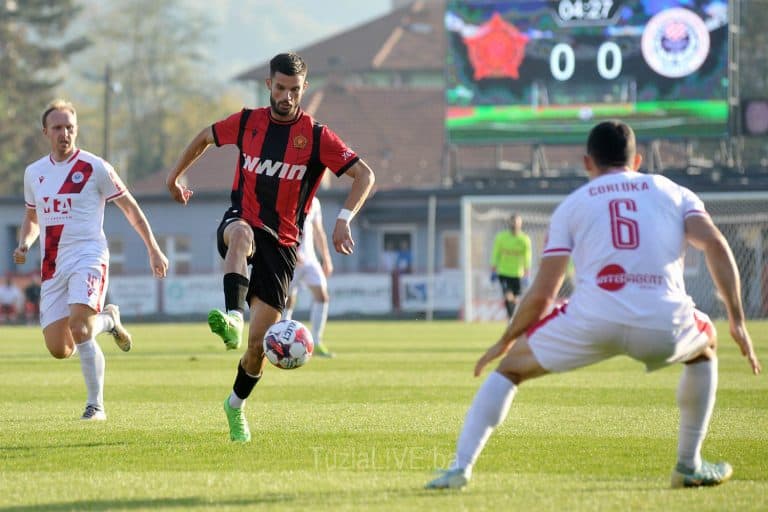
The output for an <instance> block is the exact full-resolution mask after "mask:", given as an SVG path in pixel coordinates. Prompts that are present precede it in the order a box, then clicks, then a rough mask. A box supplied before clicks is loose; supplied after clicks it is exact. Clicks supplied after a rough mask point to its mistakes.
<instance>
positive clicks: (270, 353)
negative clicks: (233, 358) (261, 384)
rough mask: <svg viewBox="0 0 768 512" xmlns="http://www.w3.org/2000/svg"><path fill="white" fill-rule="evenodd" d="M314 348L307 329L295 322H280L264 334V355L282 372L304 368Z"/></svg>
mask: <svg viewBox="0 0 768 512" xmlns="http://www.w3.org/2000/svg"><path fill="white" fill-rule="evenodd" d="M314 348H315V344H314V342H313V341H312V334H311V333H310V332H309V329H307V328H306V326H305V325H304V324H302V323H301V322H297V321H296V320H280V321H279V322H277V323H276V324H274V325H273V326H272V327H270V328H269V329H267V332H266V334H264V355H265V356H267V359H268V360H269V362H270V363H272V364H273V365H275V366H277V367H278V368H281V369H283V370H292V369H294V368H299V367H300V366H304V365H305V364H306V363H307V361H309V359H310V358H311V357H312V351H313V350H314Z"/></svg>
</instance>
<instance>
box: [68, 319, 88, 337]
mask: <svg viewBox="0 0 768 512" xmlns="http://www.w3.org/2000/svg"><path fill="white" fill-rule="evenodd" d="M69 332H71V333H72V338H73V339H74V340H75V341H85V340H87V339H88V338H90V335H89V334H90V332H89V329H88V323H87V322H85V321H84V320H81V319H70V321H69Z"/></svg>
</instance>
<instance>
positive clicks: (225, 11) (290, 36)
mask: <svg viewBox="0 0 768 512" xmlns="http://www.w3.org/2000/svg"><path fill="white" fill-rule="evenodd" d="M110 1H115V0H110ZM184 1H185V2H186V3H187V4H189V5H190V7H191V8H195V9H201V10H206V11H207V12H206V15H207V16H208V17H209V18H210V19H211V21H212V23H213V24H214V26H213V27H212V28H213V30H212V32H213V34H214V36H215V41H213V42H212V43H211V45H210V47H209V49H210V51H211V54H212V56H213V57H214V58H215V61H216V67H217V70H218V71H219V72H220V73H221V74H222V75H221V76H229V77H233V76H235V75H237V74H239V73H241V72H243V71H246V70H248V69H249V68H251V67H254V66H257V65H259V64H261V63H263V62H265V61H267V60H269V59H270V58H271V57H272V56H273V55H275V54H277V53H280V52H281V51H286V50H299V49H301V48H304V47H306V46H308V45H310V44H312V43H315V42H318V41H321V40H323V39H325V38H327V37H329V36H332V35H334V34H336V33H338V32H341V31H344V30H347V29H349V28H352V27H354V26H357V25H361V24H363V23H365V22H367V21H370V20H372V19H374V18H377V17H379V16H381V15H383V14H385V13H387V12H389V10H390V8H391V0H290V1H286V0H216V1H215V2H211V1H210V0H184ZM211 5H215V6H216V7H215V8H211V7H210V6H211Z"/></svg>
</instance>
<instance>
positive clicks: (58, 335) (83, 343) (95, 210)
mask: <svg viewBox="0 0 768 512" xmlns="http://www.w3.org/2000/svg"><path fill="white" fill-rule="evenodd" d="M42 124H43V134H44V135H45V137H46V138H47V139H48V141H49V142H50V145H51V153H50V154H49V155H46V156H44V157H43V158H41V159H40V160H38V161H36V162H34V163H32V164H31V165H29V167H27V169H26V171H25V172H24V200H25V202H26V206H27V209H26V214H25V215H24V220H23V222H22V225H21V230H20V233H19V244H18V246H17V247H16V249H15V250H14V251H13V259H14V261H15V262H16V263H17V264H22V263H24V262H25V261H26V257H27V252H28V251H29V247H30V246H31V245H32V244H33V243H34V241H35V240H36V239H37V237H38V235H39V236H40V247H41V257H42V262H41V269H40V270H41V278H42V285H41V295H40V325H41V326H42V328H43V337H44V338H45V345H46V347H47V348H48V351H49V352H50V353H51V355H52V356H53V357H55V358H56V359H66V358H68V357H70V356H72V354H74V353H75V352H78V353H79V354H80V366H81V369H82V372H83V377H84V378H85V385H86V389H87V392H88V398H87V402H86V407H85V412H83V415H82V417H81V418H82V419H83V420H92V421H93V420H96V421H98V420H105V419H106V413H105V411H104V354H103V353H102V351H101V347H100V346H99V344H98V343H97V342H96V335H98V334H101V333H103V332H109V333H111V334H112V336H113V337H114V338H115V342H116V343H117V345H118V346H119V347H120V348H121V349H122V350H123V351H126V352H127V351H128V350H130V348H131V335H130V333H128V331H127V330H126V329H125V328H124V327H123V325H122V323H121V321H120V312H119V310H118V308H117V306H115V305H113V304H109V305H106V306H105V305H104V299H105V295H106V292H107V284H108V277H109V276H108V274H109V271H108V265H109V251H108V249H107V240H106V237H105V236H104V231H103V228H102V226H103V223H104V206H105V204H106V202H108V201H114V203H115V204H116V205H117V206H118V207H119V208H120V210H122V212H123V214H124V215H125V217H126V219H127V220H128V222H129V223H130V224H131V225H132V226H133V228H134V229H135V230H136V232H137V233H138V234H139V236H141V238H142V240H143V241H144V244H145V245H146V246H147V252H148V253H149V264H150V267H151V268H152V272H153V273H154V275H155V276H156V277H160V278H161V277H164V276H165V273H166V270H167V268H168V260H167V259H166V257H165V255H164V254H163V253H162V251H161V250H160V247H159V246H158V245H157V241H156V240H155V237H154V235H153V234H152V229H151V228H150V226H149V223H148V222H147V219H146V217H145V216H144V213H143V212H142V211H141V208H139V205H138V204H137V203H136V200H135V199H134V198H133V196H132V195H131V194H130V192H128V190H126V188H125V185H123V182H122V181H121V180H120V177H119V176H118V175H117V174H116V173H115V171H114V169H113V168H112V166H111V165H110V164H109V163H107V162H106V161H104V160H103V159H101V158H99V157H98V156H96V155H93V154H91V153H88V152H87V151H83V150H81V149H78V148H77V146H76V145H75V141H76V139H77V113H76V112H75V108H74V106H73V105H72V104H71V103H69V102H65V101H63V100H57V101H54V102H52V103H51V104H50V105H49V106H48V108H46V110H45V112H44V113H43V117H42Z"/></svg>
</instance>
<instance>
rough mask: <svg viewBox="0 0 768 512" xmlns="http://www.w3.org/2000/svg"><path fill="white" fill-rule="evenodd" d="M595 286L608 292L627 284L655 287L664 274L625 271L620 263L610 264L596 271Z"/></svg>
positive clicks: (660, 281)
mask: <svg viewBox="0 0 768 512" xmlns="http://www.w3.org/2000/svg"><path fill="white" fill-rule="evenodd" d="M596 281H597V286H599V287H600V288H602V289H603V290H605V291H608V292H617V291H619V290H621V289H622V288H624V286H626V285H627V284H633V285H636V286H640V287H641V288H655V287H658V286H661V285H663V284H664V276H661V275H658V274H643V273H634V274H632V273H627V271H626V270H624V268H623V267H622V266H621V265H616V264H610V265H606V266H605V267H603V268H602V269H601V270H600V272H598V273H597V279H596Z"/></svg>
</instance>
